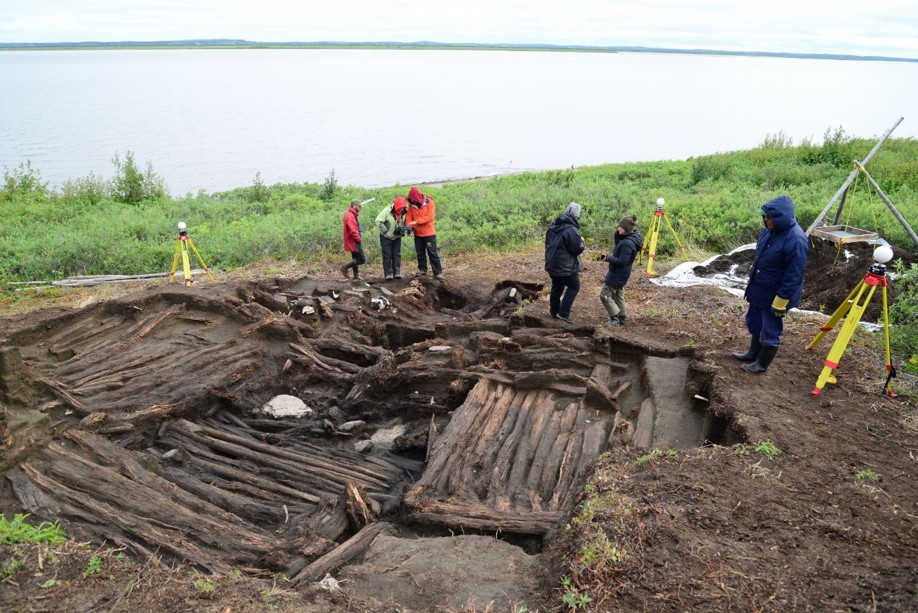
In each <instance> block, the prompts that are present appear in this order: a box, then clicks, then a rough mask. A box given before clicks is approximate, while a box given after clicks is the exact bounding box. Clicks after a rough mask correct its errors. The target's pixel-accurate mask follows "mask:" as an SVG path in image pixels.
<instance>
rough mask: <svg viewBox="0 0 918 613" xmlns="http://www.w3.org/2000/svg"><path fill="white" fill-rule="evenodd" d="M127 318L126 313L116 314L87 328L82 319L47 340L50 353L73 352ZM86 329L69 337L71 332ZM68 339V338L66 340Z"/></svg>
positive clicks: (57, 354) (56, 354) (58, 354)
mask: <svg viewBox="0 0 918 613" xmlns="http://www.w3.org/2000/svg"><path fill="white" fill-rule="evenodd" d="M126 320H127V318H126V317H125V316H124V315H116V316H114V317H111V318H109V319H107V320H105V321H103V322H102V323H101V324H100V325H98V326H90V327H89V329H88V330H86V328H85V326H82V325H80V324H81V323H82V321H80V322H79V323H77V324H76V325H73V326H68V327H67V328H65V329H64V330H63V331H62V332H61V333H59V334H57V335H55V336H53V337H51V338H50V339H48V340H46V341H45V343H47V344H49V347H48V353H50V354H52V355H55V356H60V355H62V354H66V353H68V352H73V353H75V352H74V351H73V347H74V346H76V345H79V344H80V343H82V342H84V341H86V340H89V339H92V338H95V337H98V336H99V335H102V334H105V333H107V332H109V331H111V330H113V329H115V328H117V327H118V326H120V325H121V324H122V323H124V322H125V321H126ZM80 330H84V331H83V332H81V333H80V334H77V335H75V336H72V337H70V338H67V337H68V336H69V335H70V334H71V333H73V332H75V331H80ZM65 339H66V340H65Z"/></svg>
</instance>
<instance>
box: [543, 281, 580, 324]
mask: <svg viewBox="0 0 918 613" xmlns="http://www.w3.org/2000/svg"><path fill="white" fill-rule="evenodd" d="M565 290H567V291H565ZM579 291H580V275H579V274H577V273H575V274H572V275H570V276H567V277H555V276H552V277H551V294H549V296H548V312H549V313H550V314H551V315H560V316H561V317H570V316H571V307H572V306H573V305H574V298H576V297H577V293H578V292H579ZM562 294H563V296H564V297H563V298H562Z"/></svg>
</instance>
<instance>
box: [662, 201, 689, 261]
mask: <svg viewBox="0 0 918 613" xmlns="http://www.w3.org/2000/svg"><path fill="white" fill-rule="evenodd" d="M663 219H665V220H666V225H667V226H669V231H670V232H672V233H673V238H674V239H676V244H677V245H679V250H680V251H682V255H683V256H684V257H685V261H686V262H687V261H688V254H687V253H686V252H685V247H683V246H682V243H681V242H680V241H679V236H678V235H677V234H676V229H675V228H673V224H671V223H669V217H667V216H666V213H664V214H663Z"/></svg>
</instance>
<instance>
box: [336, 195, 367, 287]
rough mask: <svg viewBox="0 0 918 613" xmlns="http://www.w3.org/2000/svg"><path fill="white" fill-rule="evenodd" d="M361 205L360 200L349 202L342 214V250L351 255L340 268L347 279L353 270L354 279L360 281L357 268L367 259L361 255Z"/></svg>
mask: <svg viewBox="0 0 918 613" xmlns="http://www.w3.org/2000/svg"><path fill="white" fill-rule="evenodd" d="M362 206H363V204H362V203H361V202H360V200H351V206H349V207H348V209H347V211H345V212H344V250H345V251H347V252H349V253H350V254H351V261H350V262H348V263H347V264H345V265H344V266H342V267H341V268H340V269H339V270H341V274H343V275H344V278H345V279H347V278H348V276H347V271H348V269H350V268H353V269H354V279H355V280H358V281H359V280H360V279H362V278H363V277H361V276H360V270H359V266H360V265H361V264H366V261H367V259H366V258H365V257H364V255H363V241H362V239H361V238H360V219H359V218H358V216H359V215H360V208H361V207H362Z"/></svg>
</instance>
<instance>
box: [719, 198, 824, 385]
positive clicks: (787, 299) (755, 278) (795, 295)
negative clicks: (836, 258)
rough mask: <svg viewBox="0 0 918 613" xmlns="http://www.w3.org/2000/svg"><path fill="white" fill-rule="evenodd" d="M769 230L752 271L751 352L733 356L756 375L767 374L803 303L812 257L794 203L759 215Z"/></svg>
mask: <svg viewBox="0 0 918 613" xmlns="http://www.w3.org/2000/svg"><path fill="white" fill-rule="evenodd" d="M759 212H760V213H761V215H762V221H763V222H764V224H765V227H764V228H762V230H761V232H759V238H758V240H757V241H756V245H755V259H754V260H753V261H752V268H751V269H750V271H749V283H748V284H747V285H746V293H745V295H744V298H745V299H746V301H747V302H748V303H749V308H748V309H747V310H746V328H747V329H748V330H749V334H750V335H751V337H752V338H751V341H750V345H749V351H747V352H746V353H731V354H730V357H732V358H734V359H737V360H739V361H741V362H748V364H743V368H744V369H745V370H746V371H747V372H751V373H763V372H765V371H766V370H767V369H768V365H769V364H771V361H772V360H773V359H774V358H775V355H776V354H777V353H778V347H779V346H780V345H781V334H782V333H783V332H784V316H785V315H786V314H787V311H788V309H792V308H794V307H795V306H797V303H798V302H800V297H801V296H802V295H803V272H804V269H806V262H807V260H808V259H809V257H810V243H809V240H807V237H806V233H804V231H803V229H802V228H801V227H800V225H799V224H798V223H797V220H796V219H795V218H794V201H793V200H792V199H791V197H790V196H778V197H777V198H774V199H772V200H769V201H768V202H766V203H765V204H764V205H763V206H762V208H761V210H760V211H759Z"/></svg>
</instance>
